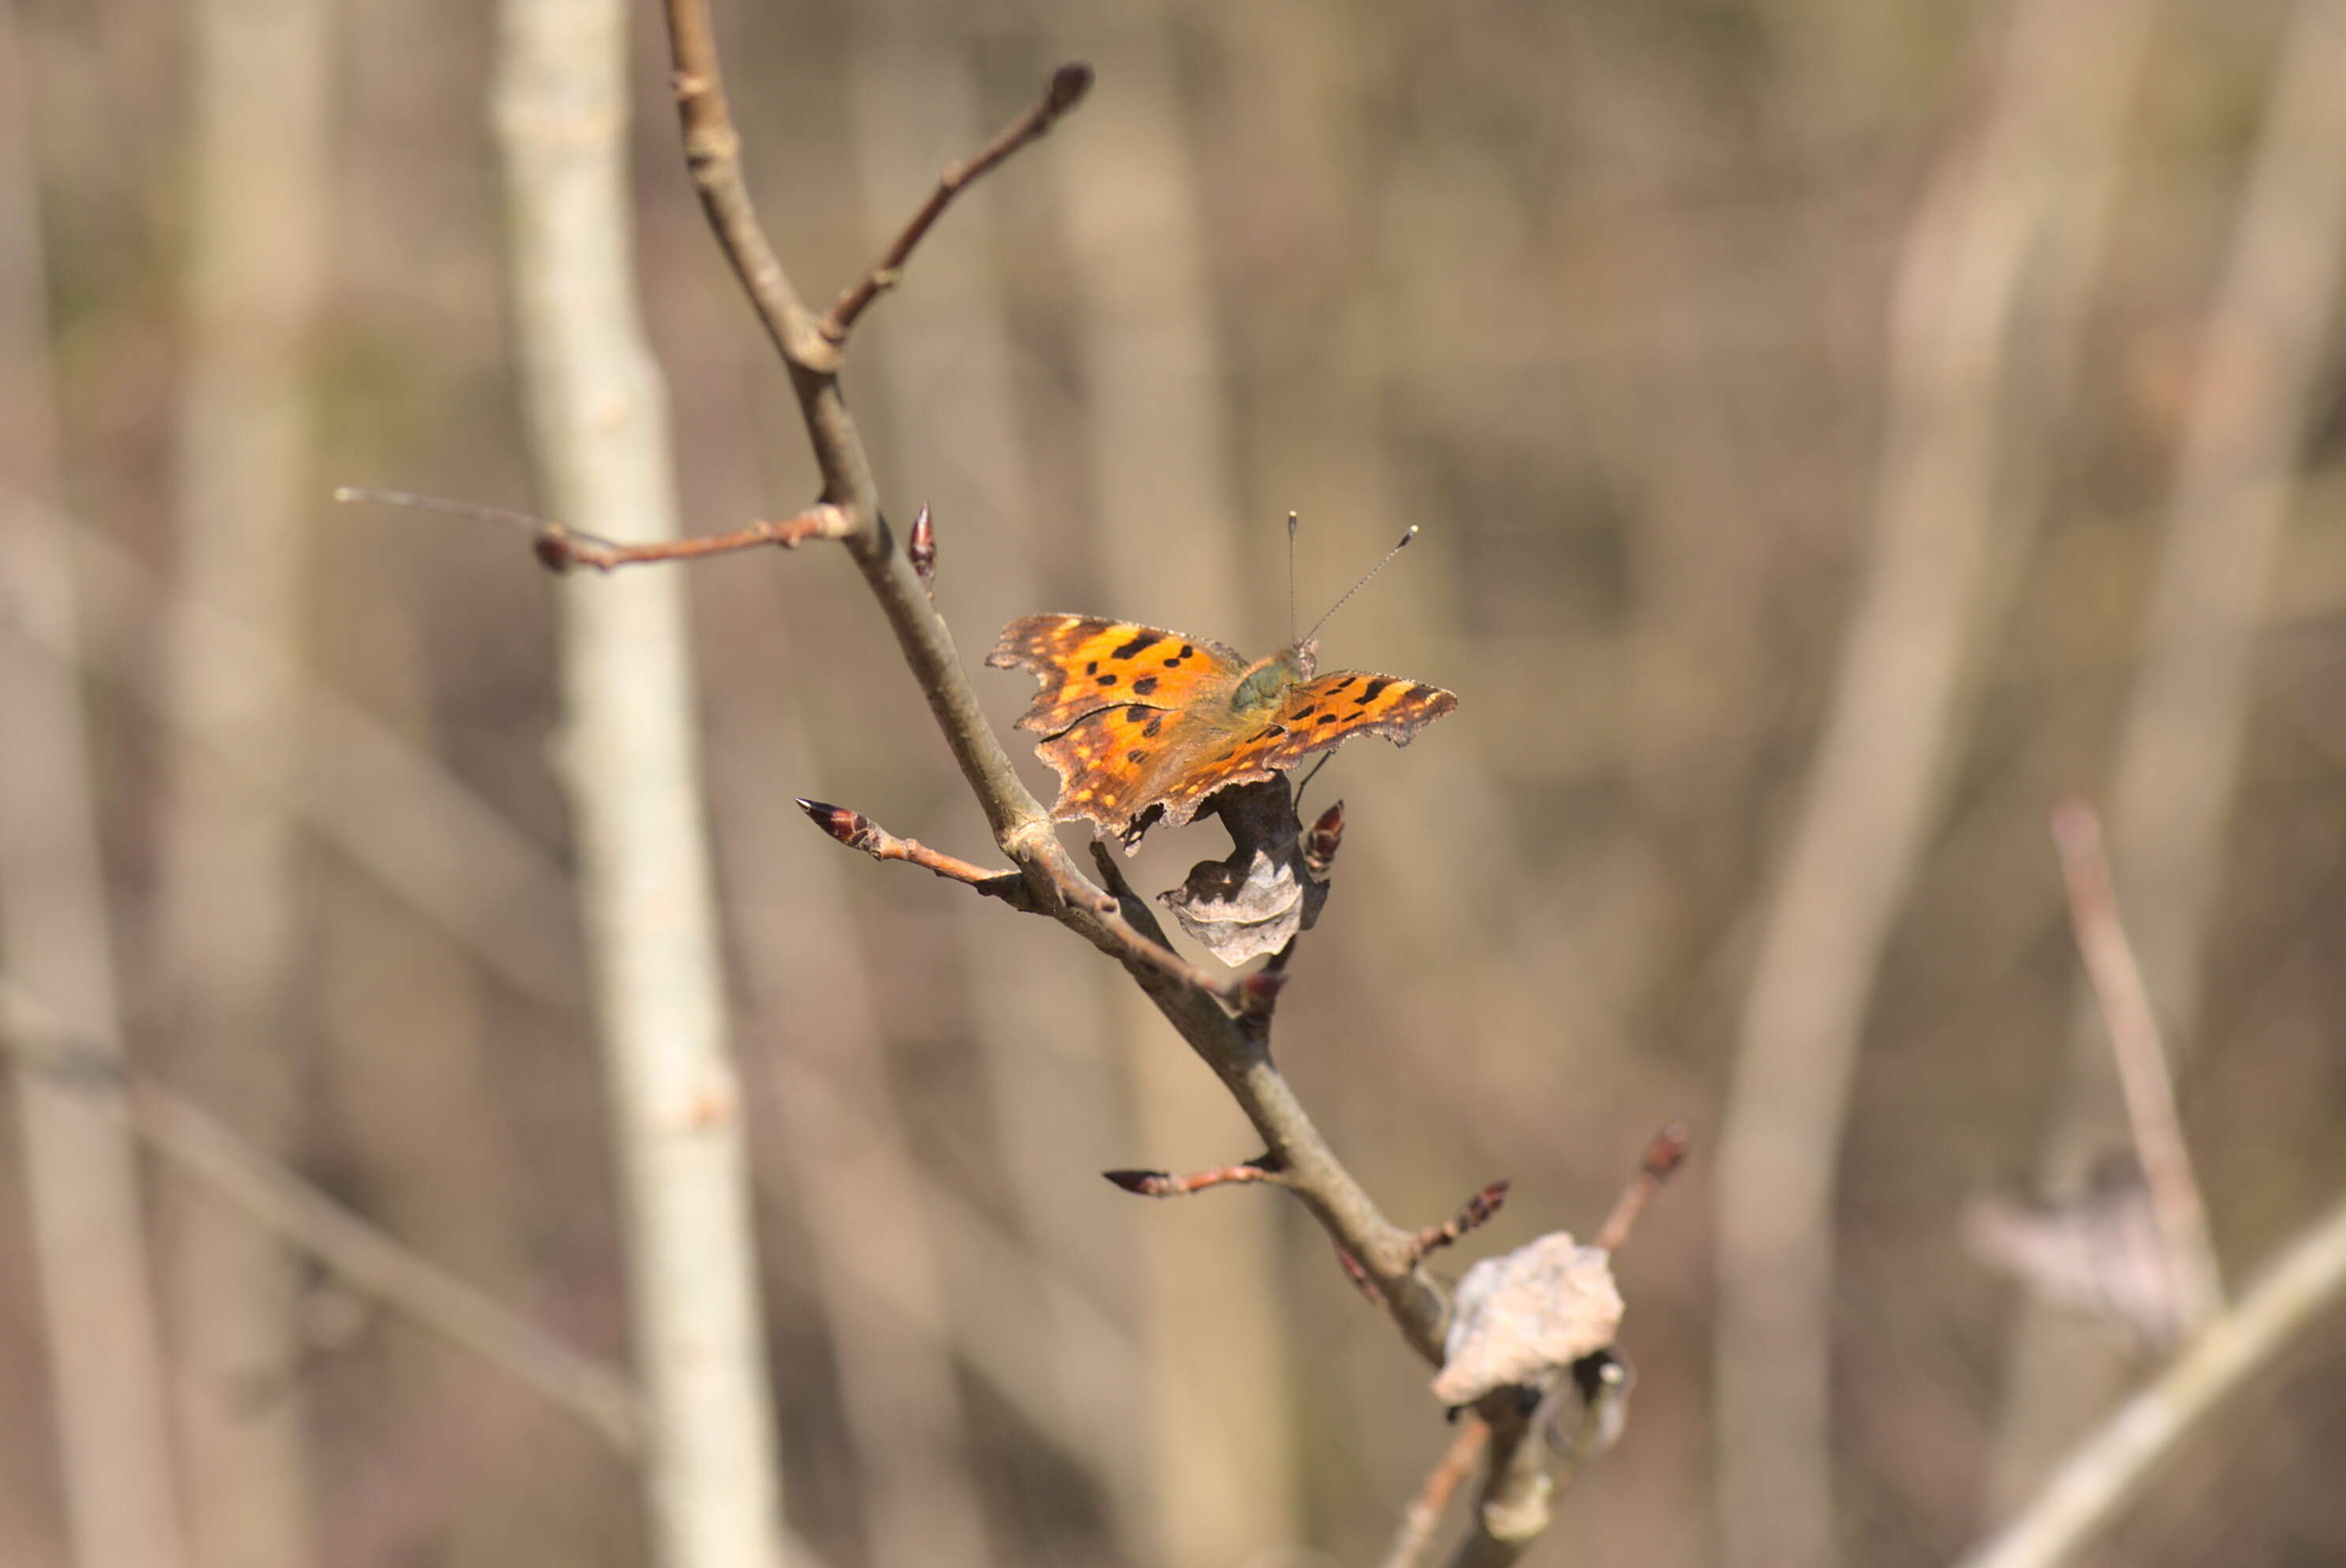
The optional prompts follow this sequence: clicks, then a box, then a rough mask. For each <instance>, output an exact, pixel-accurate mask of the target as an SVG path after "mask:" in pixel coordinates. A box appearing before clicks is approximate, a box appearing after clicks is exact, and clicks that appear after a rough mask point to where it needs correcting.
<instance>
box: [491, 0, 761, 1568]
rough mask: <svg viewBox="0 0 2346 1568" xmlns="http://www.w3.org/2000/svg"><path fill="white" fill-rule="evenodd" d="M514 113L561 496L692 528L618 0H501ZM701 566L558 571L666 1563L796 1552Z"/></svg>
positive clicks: (525, 340) (521, 293) (558, 507)
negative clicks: (768, 1327)
mask: <svg viewBox="0 0 2346 1568" xmlns="http://www.w3.org/2000/svg"><path fill="white" fill-rule="evenodd" d="M499 15H500V44H499V61H498V75H497V87H496V93H497V102H496V122H497V130H498V135H499V139H500V142H501V145H502V148H503V151H504V156H505V176H506V184H507V197H508V201H509V204H510V205H509V210H508V218H509V222H510V226H511V227H510V239H511V243H512V248H513V249H512V268H513V273H512V276H513V295H514V303H515V316H516V324H517V328H518V341H519V346H520V351H521V357H522V361H523V374H524V382H523V398H524V402H525V412H526V414H527V417H528V421H529V427H530V431H531V434H532V438H533V445H534V453H535V460H536V464H537V470H538V473H539V475H540V480H541V484H542V485H543V487H544V491H545V496H544V500H545V504H546V508H547V509H548V510H549V511H551V512H552V513H554V514H556V515H557V516H559V517H560V518H561V519H562V520H563V521H564V522H565V523H566V524H571V525H572V526H574V527H577V528H582V529H585V530H587V531H589V532H592V533H595V534H598V535H604V536H605V537H608V538H616V539H623V540H644V539H654V538H668V537H672V536H674V535H675V534H676V532H677V526H676V521H677V520H676V485H675V475H674V473H673V472H672V466H671V463H672V460H671V457H670V453H669V448H668V409H667V402H666V397H665V392H664V389H663V387H662V385H661V383H660V381H659V376H658V370H657V368H656V367H655V366H654V365H653V363H652V361H651V356H650V353H649V351H648V347H647V345H646V343H645V341H644V337H643V329H642V325H641V322H640V321H639V320H638V318H637V300H636V282H635V275H634V260H633V252H632V246H631V240H630V234H629V225H630V222H631V217H632V215H631V212H630V209H629V204H628V192H627V92H626V68H627V7H626V5H624V4H622V0H503V4H502V5H501V6H500V8H499ZM684 590H685V577H684V575H683V574H682V573H680V572H676V571H660V570H645V571H636V572H626V573H620V574H617V575H610V576H605V575H599V574H595V575H588V574H581V575H576V576H573V577H570V578H568V579H566V580H565V581H564V582H563V583H562V584H561V590H560V591H561V648H560V657H561V665H562V691H563V704H564V717H565V733H564V738H563V750H562V764H561V768H562V775H563V783H564V785H565V787H566V789H567V791H568V795H569V799H570V802H571V807H572V809H573V812H574V813H575V830H576V835H577V841H578V849H579V863H580V880H581V883H582V886H581V891H580V896H581V900H582V903H583V918H584V921H585V928H586V943H587V948H588V952H589V953H590V955H591V963H592V966H593V970H594V975H595V993H596V1003H597V1014H598V1019H599V1023H600V1027H601V1032H602V1036H603V1044H604V1052H605V1057H606V1061H607V1068H608V1074H609V1091H608V1092H609V1095H610V1099H611V1107H612V1117H613V1122H614V1127H615V1135H616V1137H617V1154H618V1176H619V1183H620V1191H621V1194H622V1201H623V1202H624V1204H625V1206H626V1220H627V1227H626V1228H627V1244H628V1285H629V1293H630V1297H631V1299H632V1306H633V1319H634V1326H635V1355H636V1363H637V1369H638V1373H639V1376H640V1378H641V1380H642V1383H643V1390H644V1397H645V1404H646V1409H647V1411H648V1418H649V1420H650V1433H649V1436H650V1444H649V1457H648V1467H647V1472H646V1476H645V1481H646V1491H647V1494H648V1506H649V1508H650V1512H651V1536H652V1543H653V1559H654V1561H655V1562H656V1563H659V1564H661V1565H662V1568H773V1565H775V1564H778V1563H780V1562H781V1560H782V1547H781V1519H780V1512H781V1502H780V1480H779V1476H778V1472H777V1470H776V1463H775V1444H774V1430H773V1414H772V1410H771V1405H770V1382H769V1378H768V1372H767V1367H766V1359H765V1354H764V1348H763V1343H762V1339H761V1328H760V1307H759V1299H758V1278H757V1269H756V1264H755V1259H754V1257H753V1251H752V1235H751V1227H750V1202H749V1193H750V1188H749V1166H748V1159H747V1156H746V1152H745V1149H744V1147H743V1142H742V1124H741V1115H740V1109H741V1096H740V1092H739V1085H738V1084H737V1081H736V1076H735V1072H734V1066H733V1063H732V1060H731V1057H730V1054H729V1047H728V1044H727V1040H726V1033H725V1017H724V1010H723V1003H722V992H721V984H720V978H719V957H718V952H717V943H716V931H715V921H714V908H713V894H712V889H711V885H710V880H709V860H708V850H707V844H706V838H705V831H704V823H703V820H702V799H701V786H700V777H699V763H698V759H697V756H696V750H695V746H696V738H695V730H694V727H693V714H694V697H693V682H692V676H691V668H690V663H689V654H688V646H687V641H686V636H685V630H686V627H685V599H684Z"/></svg>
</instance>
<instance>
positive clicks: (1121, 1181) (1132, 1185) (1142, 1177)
mask: <svg viewBox="0 0 2346 1568" xmlns="http://www.w3.org/2000/svg"><path fill="white" fill-rule="evenodd" d="M1100 1175H1102V1176H1106V1177H1107V1179H1108V1180H1110V1181H1112V1182H1114V1183H1115V1184H1116V1185H1117V1186H1120V1187H1122V1188H1123V1189H1124V1190H1125V1191H1127V1192H1134V1193H1138V1194H1139V1195H1140V1196H1143V1197H1155V1196H1157V1194H1158V1189H1159V1188H1161V1187H1162V1186H1164V1185H1165V1182H1166V1181H1167V1179H1168V1178H1167V1176H1166V1175H1165V1173H1164V1172H1163V1171H1102V1172H1100Z"/></svg>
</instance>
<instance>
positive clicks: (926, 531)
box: [904, 506, 937, 583]
mask: <svg viewBox="0 0 2346 1568" xmlns="http://www.w3.org/2000/svg"><path fill="white" fill-rule="evenodd" d="M904 554H905V555H907V556H909V557H910V558H911V560H912V563H913V571H914V572H916V573H918V574H919V575H920V578H921V581H923V583H925V582H928V581H929V580H930V579H931V578H933V577H934V576H935V575H937V530H936V524H933V523H931V522H930V521H929V509H928V508H927V507H925V506H923V507H922V508H921V514H920V515H919V516H918V517H915V518H913V539H912V543H910V544H908V545H905V546H904Z"/></svg>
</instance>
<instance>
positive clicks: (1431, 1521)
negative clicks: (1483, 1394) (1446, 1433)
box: [1382, 1415, 1491, 1568]
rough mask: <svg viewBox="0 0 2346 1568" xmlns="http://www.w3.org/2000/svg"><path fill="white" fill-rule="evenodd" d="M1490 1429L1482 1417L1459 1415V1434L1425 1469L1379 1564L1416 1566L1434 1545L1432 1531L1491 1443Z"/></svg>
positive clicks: (1390, 1567) (1385, 1566)
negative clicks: (1439, 1456)
mask: <svg viewBox="0 0 2346 1568" xmlns="http://www.w3.org/2000/svg"><path fill="white" fill-rule="evenodd" d="M1490 1441H1491V1429H1490V1428H1489V1427H1488V1426H1487V1425H1485V1424H1484V1421H1483V1418H1482V1417H1480V1416H1476V1415H1468V1416H1464V1417H1462V1418H1460V1420H1459V1423H1458V1435H1457V1436H1455V1437H1454V1438H1452V1439H1451V1440H1450V1446H1449V1447H1448V1448H1446V1449H1444V1450H1443V1451H1442V1458H1441V1459H1440V1460H1438V1461H1435V1463H1434V1466H1433V1469H1432V1470H1430V1471H1426V1472H1425V1480H1424V1481H1423V1483H1422V1484H1421V1485H1420V1486H1419V1487H1418V1489H1417V1495H1416V1496H1414V1497H1413V1498H1411V1499H1410V1500H1409V1506H1408V1507H1406V1508H1404V1509H1403V1510H1402V1515H1401V1528H1400V1529H1398V1530H1396V1531H1395V1532H1393V1538H1392V1544H1391V1545H1390V1546H1388V1547H1386V1548H1385V1554H1384V1557H1383V1560H1382V1568H1417V1565H1418V1564H1419V1563H1423V1562H1424V1561H1425V1559H1426V1553H1429V1552H1431V1551H1432V1550H1433V1532H1434V1531H1435V1530H1436V1529H1437V1528H1438V1527H1439V1526H1440V1525H1441V1523H1442V1516H1443V1513H1444V1512H1448V1510H1449V1507H1450V1499H1451V1498H1452V1497H1453V1496H1454V1495H1455V1494H1456V1492H1457V1491H1458V1483H1459V1482H1460V1481H1464V1480H1465V1479H1466V1476H1467V1473H1468V1472H1469V1471H1472V1470H1473V1469H1474V1461H1476V1460H1479V1459H1481V1458H1482V1457H1483V1450H1484V1448H1485V1447H1486V1446H1487V1445H1488V1444H1489V1443H1490Z"/></svg>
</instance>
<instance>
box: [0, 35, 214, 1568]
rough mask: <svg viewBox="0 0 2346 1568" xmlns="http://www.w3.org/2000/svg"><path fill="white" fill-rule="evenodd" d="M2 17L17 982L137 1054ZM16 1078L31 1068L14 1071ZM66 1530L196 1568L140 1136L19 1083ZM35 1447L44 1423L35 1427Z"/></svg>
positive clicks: (18, 115)
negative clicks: (123, 981)
mask: <svg viewBox="0 0 2346 1568" xmlns="http://www.w3.org/2000/svg"><path fill="white" fill-rule="evenodd" d="M23 66H24V60H23V56H22V55H21V54H20V53H19V52H18V49H17V39H16V30H15V8H14V7H13V6H8V7H0V409H5V410H7V411H8V420H7V423H6V426H5V428H0V972H5V974H7V975H8V976H9V978H10V979H11V980H12V981H13V983H15V984H16V985H17V986H20V987H22V988H23V989H24V990H25V991H26V992H27V993H30V994H32V995H35V996H36V997H38V998H39V999H40V1001H41V1002H42V1003H44V1004H45V1005H46V1006H47V1007H49V1008H50V1009H52V1010H54V1011H55V1013H56V1014H57V1015H58V1016H59V1017H60V1018H61V1019H63V1020H64V1021H65V1022H66V1025H67V1027H69V1028H71V1029H72V1030H74V1031H75V1032H76V1034H77V1035H78V1036H79V1040H78V1042H77V1043H78V1044H82V1045H85V1046H87V1047H88V1048H89V1049H92V1050H96V1051H101V1052H107V1053H114V1052H118V1051H119V1049H120V1040H121V1032H120V1019H119V1016H118V1010H117V1001H116V992H115V975H114V954H113V942H112V939H111V936H110V934H109V932H108V929H107V909H106V888H105V874H104V868H103V866H102V864H101V861H100V857H99V847H98V841H97V824H96V822H95V820H94V817H95V809H94V807H95V801H94V799H93V796H92V789H93V788H94V781H93V780H92V779H91V778H90V776H89V748H88V745H87V738H86V737H85V735H84V733H83V718H82V708H81V693H80V691H79V689H78V687H77V685H76V667H75V662H74V661H75V657H76V653H77V651H78V648H79V645H80V641H81V634H80V629H79V625H78V623H79V613H80V607H79V606H78V604H77V602H76V595H75V592H74V585H73V580H72V574H71V566H70V562H69V559H68V554H69V552H68V548H67V540H66V523H65V521H64V519H63V518H61V517H60V516H58V515H57V514H56V513H55V512H54V511H53V510H52V509H51V508H52V507H53V505H54V503H55V500H56V488H57V485H56V480H57V473H56V463H57V451H56V423H55V414H54V410H55V407H56V402H55V387H54V385H53V383H52V378H51V374H50V362H49V353H48V331H47V319H46V289H45V287H44V283H43V268H42V258H41V253H40V235H41V227H40V223H39V219H38V213H37V210H36V199H35V188H34V180H33V168H32V139H31V128H32V127H31V121H32V108H33V106H32V104H31V101H30V97H29V93H30V84H28V83H27V82H26V79H25V76H24V69H23ZM15 1060H16V1061H18V1062H19V1063H21V1062H23V1061H24V1060H25V1059H24V1058H22V1057H16V1058H15ZM14 1087H15V1095H14V1098H15V1105H16V1118H17V1136H18V1139H19V1142H20V1145H21V1147H22V1149H23V1151H24V1176H25V1191H26V1197H27V1199H28V1201H29V1203H30V1205H31V1208H32V1237H33V1260H34V1265H35V1268H36V1270H37V1273H38V1280H37V1284H38V1288H39V1292H40V1302H41V1320H42V1329H43V1332H44V1335H45V1337H46V1348H47V1351H48V1370H49V1398H50V1400H51V1403H52V1406H53V1409H52V1410H51V1411H50V1412H49V1413H50V1415H51V1417H52V1419H53V1420H54V1422H55V1426H56V1449H57V1471H58V1474H59V1477H60V1479H61V1480H62V1481H63V1482H64V1492H65V1512H66V1520H65V1523H66V1532H67V1537H68V1540H69V1542H70V1544H71V1549H72V1552H73V1560H74V1562H75V1563H77V1564H78V1565H79V1568H179V1564H181V1563H184V1562H185V1560H186V1547H185V1543H184V1541H183V1539H182V1534H181V1521H180V1516H179V1497H178V1488H177V1485H176V1481H175V1479H174V1475H173V1468H172V1456H171V1447H170V1432H169V1401H168V1397H167V1394H166V1390H165V1387H164V1381H163V1367H162V1357H161V1352H160V1347H159V1343H158V1334H157V1330H156V1320H155V1298H154V1290H153V1283H152V1281H151V1280H150V1278H148V1257H147V1237H146V1221H145V1218H144V1217H143V1215H142V1214H141V1212H140V1203H139V1191H138V1161H137V1158H136V1157H135V1154H134V1151H133V1149H132V1146H131V1143H130V1139H129V1136H128V1133H127V1132H126V1131H125V1130H124V1128H123V1127H122V1125H121V1123H120V1122H119V1120H118V1119H117V1118H115V1117H113V1116H111V1115H108V1114H107V1109H108V1108H107V1105H105V1104H104V1103H103V1101H102V1100H100V1099H99V1098H97V1097H95V1096H93V1095H91V1094H90V1092H89V1090H88V1088H87V1086H81V1087H76V1085H74V1084H71V1083H69V1082H60V1081H58V1080H57V1079H56V1078H55V1077H53V1076H49V1075H45V1074H43V1073H42V1072H41V1071H40V1070H39V1069H38V1068H37V1067H33V1068H26V1067H24V1066H19V1067H18V1068H16V1070H15V1084H14ZM18 1424H19V1426H20V1428H21V1429H22V1430H25V1431H28V1432H29V1431H30V1430H32V1428H33V1427H34V1426H35V1424H36V1418H35V1417H34V1415H33V1413H32V1412H31V1411H23V1412H20V1413H19V1423H18Z"/></svg>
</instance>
